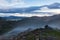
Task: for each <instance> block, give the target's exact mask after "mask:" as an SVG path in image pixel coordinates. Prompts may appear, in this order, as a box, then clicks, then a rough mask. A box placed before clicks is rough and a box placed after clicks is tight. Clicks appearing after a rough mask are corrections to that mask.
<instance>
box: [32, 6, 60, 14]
mask: <svg viewBox="0 0 60 40" xmlns="http://www.w3.org/2000/svg"><path fill="white" fill-rule="evenodd" d="M33 12H51V13H53V14H60V9H49V8H48V7H42V8H41V9H40V10H35V11H33Z"/></svg>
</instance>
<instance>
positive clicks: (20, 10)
mask: <svg viewBox="0 0 60 40" xmlns="http://www.w3.org/2000/svg"><path fill="white" fill-rule="evenodd" d="M43 7H47V8H49V9H60V3H54V4H51V5H43V6H33V7H27V8H10V9H0V13H23V12H33V11H35V10H40V9H41V8H43Z"/></svg>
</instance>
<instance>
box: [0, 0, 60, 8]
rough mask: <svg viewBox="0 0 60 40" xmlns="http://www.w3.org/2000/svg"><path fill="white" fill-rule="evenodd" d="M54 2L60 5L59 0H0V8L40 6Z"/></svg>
mask: <svg viewBox="0 0 60 40" xmlns="http://www.w3.org/2000/svg"><path fill="white" fill-rule="evenodd" d="M56 2H58V3H60V0H0V8H12V7H17V8H18V7H30V6H42V5H49V4H52V3H56Z"/></svg>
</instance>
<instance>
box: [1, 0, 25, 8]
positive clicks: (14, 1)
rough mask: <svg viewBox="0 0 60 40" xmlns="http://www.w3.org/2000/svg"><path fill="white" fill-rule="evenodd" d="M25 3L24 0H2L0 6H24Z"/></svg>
mask: <svg viewBox="0 0 60 40" xmlns="http://www.w3.org/2000/svg"><path fill="white" fill-rule="evenodd" d="M25 5H26V3H25V2H24V1H23V0H10V1H8V0H0V8H10V7H24V6H25Z"/></svg>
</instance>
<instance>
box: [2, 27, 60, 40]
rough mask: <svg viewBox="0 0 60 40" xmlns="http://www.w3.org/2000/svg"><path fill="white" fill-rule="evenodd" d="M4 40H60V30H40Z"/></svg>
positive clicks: (46, 28) (48, 28)
mask: <svg viewBox="0 0 60 40" xmlns="http://www.w3.org/2000/svg"><path fill="white" fill-rule="evenodd" d="M2 40H60V30H56V29H52V28H50V27H46V26H45V28H39V29H35V30H33V31H28V32H27V31H25V32H22V33H19V34H18V35H17V36H14V37H10V38H9V39H4V38H3V39H2Z"/></svg>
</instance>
